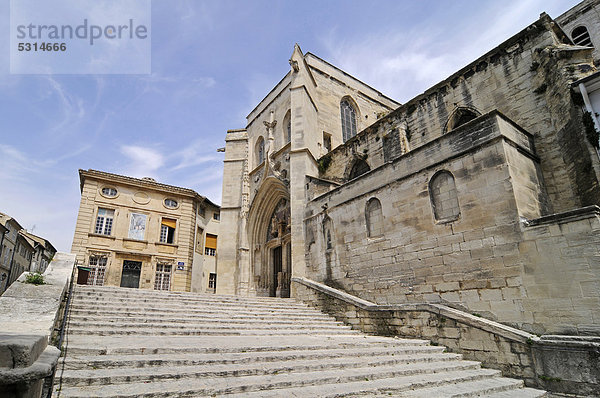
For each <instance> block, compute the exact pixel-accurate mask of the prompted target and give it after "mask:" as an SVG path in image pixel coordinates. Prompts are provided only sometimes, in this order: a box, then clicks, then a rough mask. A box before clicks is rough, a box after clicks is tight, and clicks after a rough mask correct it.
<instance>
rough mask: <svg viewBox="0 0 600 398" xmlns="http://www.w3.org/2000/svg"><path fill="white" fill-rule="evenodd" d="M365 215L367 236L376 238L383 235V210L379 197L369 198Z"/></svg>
mask: <svg viewBox="0 0 600 398" xmlns="http://www.w3.org/2000/svg"><path fill="white" fill-rule="evenodd" d="M365 216H366V218H367V236H368V237H369V238H376V237H378V236H381V235H383V212H382V211H381V202H380V201H379V199H377V198H371V199H369V201H368V202H367V208H366V211H365Z"/></svg>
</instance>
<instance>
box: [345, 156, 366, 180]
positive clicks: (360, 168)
mask: <svg viewBox="0 0 600 398" xmlns="http://www.w3.org/2000/svg"><path fill="white" fill-rule="evenodd" d="M369 170H371V168H370V167H369V164H368V163H367V162H365V161H364V160H362V159H358V160H356V162H354V164H353V165H352V169H351V170H350V174H349V175H348V180H353V179H355V178H356V177H358V176H361V175H363V174H365V173H366V172H367V171H369Z"/></svg>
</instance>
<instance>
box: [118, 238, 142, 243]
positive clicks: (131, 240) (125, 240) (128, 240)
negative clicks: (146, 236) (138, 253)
mask: <svg viewBox="0 0 600 398" xmlns="http://www.w3.org/2000/svg"><path fill="white" fill-rule="evenodd" d="M123 242H138V243H145V244H148V241H147V240H139V239H131V238H123Z"/></svg>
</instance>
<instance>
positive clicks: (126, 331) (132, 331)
mask: <svg viewBox="0 0 600 398" xmlns="http://www.w3.org/2000/svg"><path fill="white" fill-rule="evenodd" d="M69 333H71V334H73V335H78V334H79V335H96V336H110V335H121V336H130V335H138V336H139V335H146V336H147V335H152V336H270V335H301V334H305V333H310V334H312V335H321V336H336V335H343V334H359V332H358V331H356V330H352V329H338V328H336V327H331V328H322V329H319V328H316V327H315V328H312V327H298V328H290V329H281V328H279V329H273V328H265V329H256V328H253V329H247V330H240V329H237V328H217V327H211V328H202V329H189V328H167V327H165V328H160V329H159V328H155V327H154V328H144V329H139V328H115V329H109V328H107V327H104V328H102V329H91V328H89V329H88V328H75V327H69Z"/></svg>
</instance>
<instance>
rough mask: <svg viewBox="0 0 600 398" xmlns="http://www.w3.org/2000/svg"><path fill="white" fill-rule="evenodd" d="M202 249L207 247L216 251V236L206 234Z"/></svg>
mask: <svg viewBox="0 0 600 398" xmlns="http://www.w3.org/2000/svg"><path fill="white" fill-rule="evenodd" d="M204 247H207V248H209V249H216V248H217V235H211V234H206V245H205V246H204Z"/></svg>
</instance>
